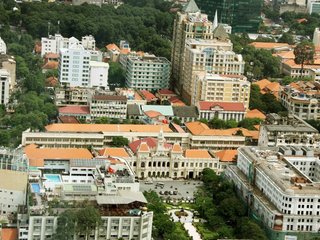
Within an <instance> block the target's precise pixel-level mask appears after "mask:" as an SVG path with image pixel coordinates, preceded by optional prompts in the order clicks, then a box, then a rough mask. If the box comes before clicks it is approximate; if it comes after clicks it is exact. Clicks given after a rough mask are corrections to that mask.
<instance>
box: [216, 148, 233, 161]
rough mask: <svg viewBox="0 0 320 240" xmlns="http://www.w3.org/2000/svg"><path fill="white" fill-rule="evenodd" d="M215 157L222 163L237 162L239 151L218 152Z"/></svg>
mask: <svg viewBox="0 0 320 240" xmlns="http://www.w3.org/2000/svg"><path fill="white" fill-rule="evenodd" d="M215 155H216V156H217V157H218V158H219V160H220V162H236V159H237V155H238V150H223V151H219V152H216V153H215Z"/></svg>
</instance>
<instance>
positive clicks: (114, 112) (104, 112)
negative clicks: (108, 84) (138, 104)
mask: <svg viewBox="0 0 320 240" xmlns="http://www.w3.org/2000/svg"><path fill="white" fill-rule="evenodd" d="M90 115H91V119H92V120H94V119H96V118H99V117H108V118H118V119H126V117H127V98H126V97H125V96H115V95H94V96H92V99H91V101H90Z"/></svg>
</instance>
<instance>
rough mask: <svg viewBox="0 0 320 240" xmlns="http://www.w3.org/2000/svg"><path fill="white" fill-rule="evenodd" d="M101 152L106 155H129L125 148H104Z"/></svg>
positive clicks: (101, 154)
mask: <svg viewBox="0 0 320 240" xmlns="http://www.w3.org/2000/svg"><path fill="white" fill-rule="evenodd" d="M99 154H100V156H106V157H124V158H126V157H129V154H128V153H127V151H126V150H125V149H124V148H104V149H101V150H100V151H99Z"/></svg>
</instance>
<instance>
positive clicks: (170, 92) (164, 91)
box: [158, 89, 176, 95]
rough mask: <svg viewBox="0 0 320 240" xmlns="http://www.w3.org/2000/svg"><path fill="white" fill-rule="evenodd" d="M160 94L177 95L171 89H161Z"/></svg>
mask: <svg viewBox="0 0 320 240" xmlns="http://www.w3.org/2000/svg"><path fill="white" fill-rule="evenodd" d="M158 93H159V94H161V95H176V94H175V93H174V92H173V91H171V90H169V89H160V90H159V91H158Z"/></svg>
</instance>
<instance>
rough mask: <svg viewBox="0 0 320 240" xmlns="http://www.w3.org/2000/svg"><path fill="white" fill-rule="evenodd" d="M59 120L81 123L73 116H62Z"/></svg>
mask: <svg viewBox="0 0 320 240" xmlns="http://www.w3.org/2000/svg"><path fill="white" fill-rule="evenodd" d="M59 120H60V122H61V123H75V124H76V123H80V122H79V121H78V119H77V118H76V117H73V116H60V117H59Z"/></svg>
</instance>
